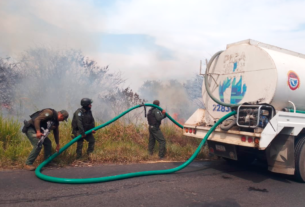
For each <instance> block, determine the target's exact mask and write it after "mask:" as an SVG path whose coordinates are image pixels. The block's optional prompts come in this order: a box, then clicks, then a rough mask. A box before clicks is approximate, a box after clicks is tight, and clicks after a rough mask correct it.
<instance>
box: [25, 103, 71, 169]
mask: <svg viewBox="0 0 305 207" xmlns="http://www.w3.org/2000/svg"><path fill="white" fill-rule="evenodd" d="M30 117H31V119H30V120H29V121H24V127H23V129H22V132H23V133H25V134H26V136H27V138H28V139H29V140H30V142H31V144H32V146H33V149H32V151H31V153H30V155H29V156H28V158H27V160H26V165H25V169H27V170H31V171H32V170H35V167H34V166H33V163H34V161H35V160H36V158H37V156H38V155H39V153H40V151H41V149H42V148H41V147H38V146H37V144H38V142H39V139H40V138H41V136H42V135H43V131H42V128H44V129H47V122H49V121H51V122H52V127H51V128H50V129H49V130H53V134H54V139H55V142H56V151H57V152H58V151H59V129H58V127H59V122H60V121H67V119H68V117H69V113H68V112H67V111H66V110H61V111H58V112H57V111H55V110H54V109H51V108H47V109H43V110H41V111H37V112H35V113H34V114H32V115H31V116H30ZM43 146H44V159H47V158H48V157H49V156H50V155H51V153H52V152H51V149H52V144H51V140H50V139H49V138H48V137H46V138H45V140H44V142H43Z"/></svg>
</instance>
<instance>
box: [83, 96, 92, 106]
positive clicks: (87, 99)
mask: <svg viewBox="0 0 305 207" xmlns="http://www.w3.org/2000/svg"><path fill="white" fill-rule="evenodd" d="M92 103H93V101H92V99H90V98H83V99H82V100H81V101H80V105H81V106H84V107H86V106H89V105H90V104H92Z"/></svg>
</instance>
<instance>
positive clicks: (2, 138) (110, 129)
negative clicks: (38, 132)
mask: <svg viewBox="0 0 305 207" xmlns="http://www.w3.org/2000/svg"><path fill="white" fill-rule="evenodd" d="M97 124H98V123H97ZM99 124H100V123H99ZM161 131H162V132H163V134H164V137H165V139H166V142H167V143H166V148H167V154H166V160H169V161H185V160H187V159H188V158H189V157H190V156H191V155H192V154H193V153H194V152H195V150H196V148H197V147H198V145H199V143H200V141H201V139H195V138H190V137H185V136H183V135H182V129H180V128H177V127H175V126H174V125H173V124H165V125H162V126H161ZM94 137H95V139H96V142H95V150H94V153H93V154H92V157H93V160H94V161H93V162H95V163H135V162H141V161H154V160H158V150H159V146H158V143H157V142H156V146H155V149H154V155H153V156H149V155H148V152H147V147H148V137H149V133H148V126H147V125H146V124H140V125H134V124H124V123H123V122H120V121H117V122H115V123H112V124H111V125H109V126H107V127H105V128H103V129H100V130H99V131H97V133H96V134H95V135H94ZM49 138H50V139H51V141H52V146H53V152H55V141H54V138H53V135H50V136H49ZM71 139H72V138H71V120H70V121H69V122H64V123H63V122H61V123H60V146H61V147H62V146H64V145H65V144H67V143H68V142H70V141H71ZM87 147H88V144H87V142H86V141H85V142H84V147H83V154H86V149H87ZM31 150H32V146H31V144H30V142H29V140H28V139H27V137H26V136H25V134H23V133H22V132H21V124H20V123H19V122H18V121H17V120H15V119H13V118H4V117H3V116H0V168H23V166H24V164H25V161H26V159H27V156H28V155H29V153H30V151H31ZM75 150H76V143H75V144H73V145H72V146H71V147H70V148H68V149H67V150H66V151H64V152H63V153H62V154H61V155H60V156H58V157H57V158H56V159H55V160H54V162H55V163H57V164H58V165H60V166H66V165H69V164H71V163H72V162H74V161H75V157H76V153H75ZM207 155H208V152H207V149H206V147H204V148H203V149H202V150H201V152H200V153H199V155H198V156H197V159H203V158H207ZM83 159H86V157H85V156H84V158H83ZM42 161H43V151H41V153H40V155H39V156H38V158H37V159H36V161H35V163H34V165H36V166H37V165H39V164H40V163H41V162H42Z"/></svg>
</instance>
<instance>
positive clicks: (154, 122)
mask: <svg viewBox="0 0 305 207" xmlns="http://www.w3.org/2000/svg"><path fill="white" fill-rule="evenodd" d="M153 104H154V105H157V106H159V105H160V102H159V101H158V100H155V101H154V102H153ZM164 118H166V115H165V110H163V111H162V112H161V111H160V110H159V109H157V108H151V109H149V111H148V114H147V120H148V124H149V128H148V130H149V143H148V152H149V154H150V155H152V154H153V151H154V147H155V142H156V140H157V141H158V142H159V158H160V159H163V158H164V156H165V151H166V141H165V139H164V136H163V134H162V132H161V130H160V125H161V120H162V119H164Z"/></svg>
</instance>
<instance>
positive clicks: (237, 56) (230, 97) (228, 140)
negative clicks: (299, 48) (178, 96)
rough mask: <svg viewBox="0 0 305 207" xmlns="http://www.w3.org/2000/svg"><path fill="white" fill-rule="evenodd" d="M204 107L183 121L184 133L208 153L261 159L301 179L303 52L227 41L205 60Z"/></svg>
mask: <svg viewBox="0 0 305 207" xmlns="http://www.w3.org/2000/svg"><path fill="white" fill-rule="evenodd" d="M202 97H203V102H204V105H205V108H204V109H197V111H195V112H194V114H193V115H192V116H191V117H190V118H189V119H188V120H187V121H186V123H185V124H184V130H183V134H184V135H185V136H190V137H196V138H201V139H202V138H204V136H205V135H206V133H207V132H208V130H209V129H210V128H211V126H213V124H214V123H216V121H217V120H218V119H220V118H221V117H223V116H224V115H225V114H227V113H229V112H231V111H232V110H234V111H236V115H235V116H234V117H231V118H229V119H227V120H226V121H224V122H222V124H221V125H220V126H219V127H217V128H216V130H215V131H214V132H213V133H212V134H211V135H210V136H209V138H208V140H207V144H208V148H209V151H210V153H211V154H214V155H217V156H220V157H223V158H224V159H225V160H228V161H231V162H239V163H243V164H250V163H252V162H253V161H254V160H255V159H261V160H265V161H266V162H267V163H268V169H269V170H270V171H272V172H275V173H282V174H288V175H295V178H296V179H297V180H299V181H300V182H305V144H304V143H305V55H303V54H300V53H296V52H292V51H289V50H286V49H282V48H279V47H276V46H272V45H268V44H264V43H261V42H258V41H254V40H250V39H249V40H245V41H241V42H237V43H233V44H229V45H227V48H226V50H225V51H220V52H218V53H216V54H215V55H214V56H213V57H212V58H211V59H210V61H209V62H208V63H207V69H206V73H205V81H204V83H203V86H202Z"/></svg>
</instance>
